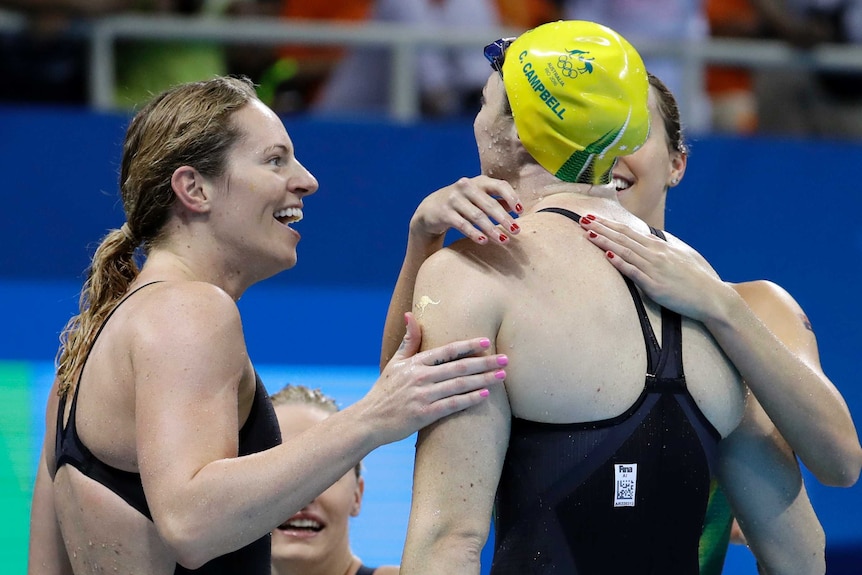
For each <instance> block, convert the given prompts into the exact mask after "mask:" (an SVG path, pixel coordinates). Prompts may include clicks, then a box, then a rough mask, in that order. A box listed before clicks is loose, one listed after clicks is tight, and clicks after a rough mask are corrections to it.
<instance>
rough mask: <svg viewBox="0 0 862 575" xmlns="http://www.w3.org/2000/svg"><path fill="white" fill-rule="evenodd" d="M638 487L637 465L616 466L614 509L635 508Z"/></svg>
mask: <svg viewBox="0 0 862 575" xmlns="http://www.w3.org/2000/svg"><path fill="white" fill-rule="evenodd" d="M637 486H638V464H637V463H617V464H615V465H614V507H634V506H635V491H636V490H637Z"/></svg>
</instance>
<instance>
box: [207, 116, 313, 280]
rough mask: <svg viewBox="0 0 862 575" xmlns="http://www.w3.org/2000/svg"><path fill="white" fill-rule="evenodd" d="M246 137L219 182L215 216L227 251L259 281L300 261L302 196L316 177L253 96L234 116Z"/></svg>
mask: <svg viewBox="0 0 862 575" xmlns="http://www.w3.org/2000/svg"><path fill="white" fill-rule="evenodd" d="M232 120H233V122H234V123H235V125H236V126H237V127H238V128H239V130H240V132H241V134H242V136H241V137H240V139H239V140H238V141H237V143H236V144H235V145H234V146H233V147H232V148H231V150H230V153H229V155H228V161H227V169H226V171H225V174H224V176H222V177H221V178H219V179H218V181H217V182H214V188H215V194H216V195H217V196H219V197H218V201H216V202H214V204H213V206H214V207H213V211H212V213H211V218H212V219H213V221H214V223H215V224H216V225H217V226H219V230H218V234H219V237H220V238H224V239H225V241H226V246H225V247H226V249H225V250H224V254H225V255H226V256H227V257H228V258H231V257H232V258H234V259H235V260H236V264H237V265H238V266H241V267H242V268H243V269H245V270H246V271H247V272H248V273H250V274H252V275H253V276H256V277H254V279H255V281H256V280H259V279H263V278H265V277H269V276H271V275H273V274H275V273H278V272H280V271H283V270H285V269H288V268H291V267H293V266H294V265H295V264H296V259H297V254H296V246H297V243H298V242H299V238H300V236H299V233H298V232H297V231H296V230H294V229H293V228H292V227H291V226H290V224H292V223H295V222H297V221H299V220H300V219H302V207H303V203H302V200H303V198H304V197H305V196H308V195H310V194H313V193H314V192H315V191H317V187H318V184H317V180H316V179H315V178H314V176H312V175H311V173H310V172H309V171H308V170H306V169H305V167H304V166H303V165H302V164H300V163H299V161H298V160H297V159H296V156H295V155H294V149H293V142H292V141H291V140H290V138H289V137H288V135H287V131H286V130H285V128H284V124H282V122H281V120H280V119H279V118H278V116H277V115H276V114H275V113H274V112H273V111H272V110H270V109H269V108H268V107H267V106H266V105H264V104H262V103H261V102H260V101H258V100H252V101H250V102H249V103H248V104H246V105H245V106H243V107H242V108H241V109H239V110H238V111H237V112H235V113H234V115H233V119H232Z"/></svg>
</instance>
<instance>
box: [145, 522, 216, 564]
mask: <svg viewBox="0 0 862 575" xmlns="http://www.w3.org/2000/svg"><path fill="white" fill-rule="evenodd" d="M156 526H157V528H158V531H159V534H160V535H161V537H162V540H163V541H164V542H165V544H166V545H167V546H168V547H169V548H170V549H171V551H173V554H174V558H175V559H176V562H177V563H179V564H180V565H182V566H183V567H185V568H186V569H191V570H195V569H199V568H200V567H202V566H203V565H204V564H205V563H207V562H208V561H210V560H212V559H215V557H217V556H218V554H214V553H213V552H212V550H211V545H209V544H208V541H207V538H206V534H205V531H204V526H195V525H193V524H192V523H190V522H189V521H182V520H181V519H179V518H173V519H169V520H166V521H163V522H160V523H157V524H156Z"/></svg>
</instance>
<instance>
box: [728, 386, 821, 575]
mask: <svg viewBox="0 0 862 575" xmlns="http://www.w3.org/2000/svg"><path fill="white" fill-rule="evenodd" d="M749 407H750V409H749V410H748V412H747V415H746V418H745V420H744V421H743V424H742V425H741V426H740V428H739V429H738V430H737V431H735V432H734V433H733V434H732V435H731V436H730V437H728V438H726V439H724V440H723V441H722V442H721V444H720V445H719V453H720V455H719V466H718V474H719V479H720V481H721V483H722V487H723V489H724V491H725V493H726V494H727V497H728V500H729V501H730V503H731V507H732V509H733V512H734V515H735V516H736V518H737V519H738V521H739V524H740V527H741V528H742V530H743V532H744V533H745V536H746V542H747V544H748V545H749V547H750V548H751V551H752V552H753V553H754V555H755V557H756V558H757V560H758V563H759V565H760V566H761V567H762V569H763V572H764V573H768V574H770V575H816V574H821V573H825V570H826V566H825V546H826V542H825V535H824V532H823V528H822V526H821V525H820V522H819V521H818V519H817V516H816V515H815V513H814V509H813V508H812V506H811V502H810V501H809V500H808V495H807V493H806V492H805V485H804V483H803V481H802V475H801V473H800V471H799V466H798V464H797V462H796V458H795V457H794V455H793V452H792V451H791V450H790V448H789V447H788V445H787V444H786V442H784V440H783V439H782V438H781V436H780V435H778V433H777V432H776V431H775V427H774V426H773V425H772V422H771V421H769V419H768V418H767V417H766V415H765V414H764V413H763V411H762V410H761V409H760V408H759V407H758V406H757V405H756V402H751V403H750V405H749Z"/></svg>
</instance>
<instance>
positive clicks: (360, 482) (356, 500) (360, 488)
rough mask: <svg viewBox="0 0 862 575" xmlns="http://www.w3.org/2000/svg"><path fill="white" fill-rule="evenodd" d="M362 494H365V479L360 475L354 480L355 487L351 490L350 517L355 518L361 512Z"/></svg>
mask: <svg viewBox="0 0 862 575" xmlns="http://www.w3.org/2000/svg"><path fill="white" fill-rule="evenodd" d="M363 493H365V478H364V477H362V476H361V475H360V476H359V477H357V478H356V487H355V488H354V490H353V505H352V506H351V508H350V516H351V517H356V516H357V515H359V512H360V511H361V510H362V494H363Z"/></svg>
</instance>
